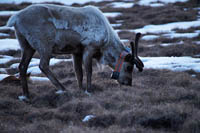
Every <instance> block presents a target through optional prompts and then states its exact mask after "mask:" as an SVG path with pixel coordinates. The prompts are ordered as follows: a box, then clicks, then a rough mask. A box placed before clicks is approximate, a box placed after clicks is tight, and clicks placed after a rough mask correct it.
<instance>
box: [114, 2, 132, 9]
mask: <svg viewBox="0 0 200 133" xmlns="http://www.w3.org/2000/svg"><path fill="white" fill-rule="evenodd" d="M111 6H112V7H113V8H131V7H133V6H134V3H133V2H132V3H125V2H113V3H111Z"/></svg>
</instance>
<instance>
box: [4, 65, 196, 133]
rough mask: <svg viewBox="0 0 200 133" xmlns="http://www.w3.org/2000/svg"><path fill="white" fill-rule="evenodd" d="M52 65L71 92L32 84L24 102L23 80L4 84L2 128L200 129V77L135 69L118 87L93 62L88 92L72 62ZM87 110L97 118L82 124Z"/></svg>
mask: <svg viewBox="0 0 200 133" xmlns="http://www.w3.org/2000/svg"><path fill="white" fill-rule="evenodd" d="M66 68H68V69H66ZM52 69H53V71H54V73H56V74H57V76H58V77H59V79H60V81H62V83H63V84H64V85H65V87H66V88H67V90H68V92H69V93H68V94H64V95H56V94H55V88H54V86H53V85H52V84H51V83H49V82H44V83H41V82H38V84H37V82H36V83H34V84H33V83H29V86H30V92H31V101H30V102H29V103H25V102H21V101H19V100H18V99H17V96H18V95H20V94H21V91H22V90H21V86H20V84H19V83H17V82H14V81H13V82H12V81H10V82H9V83H0V84H1V85H0V89H1V93H0V114H1V116H2V117H1V118H0V121H1V125H0V129H1V131H20V132H22V131H24V132H27V131H31V132H32V131H34V132H35V131H36V132H43V131H45V132H48V131H53V132H59V131H62V132H65V131H70V132H76V131H79V132H83V133H84V132H113V133H114V132H133V131H135V132H138V131H141V132H147V131H150V132H172V131H176V132H177V131H184V130H187V131H192V130H194V131H197V132H198V131H199V126H198V125H199V122H198V119H197V118H196V117H198V116H196V114H197V112H198V111H199V107H200V106H199V103H200V102H199V98H200V95H199V93H198V92H199V89H198V86H197V85H198V84H200V80H199V79H198V78H197V77H196V78H191V75H190V74H188V73H186V72H171V71H168V70H151V69H149V70H145V71H144V72H143V73H138V72H134V74H133V77H134V80H133V87H127V86H121V87H120V86H119V85H118V84H117V83H115V82H114V81H113V80H111V79H109V77H110V73H111V71H110V70H109V69H108V68H105V70H104V72H101V71H99V70H98V69H97V68H96V67H94V75H93V92H92V96H87V95H86V94H84V92H83V91H82V90H79V89H78V86H77V83H76V80H75V76H74V74H73V72H72V71H73V68H72V64H71V63H66V62H63V63H61V64H59V65H56V66H54V67H53V68H52ZM70 73H71V74H70ZM189 73H193V74H194V72H189ZM195 86H196V87H195ZM89 114H93V115H95V116H96V117H95V118H94V119H92V120H91V121H89V122H87V123H83V122H82V119H83V118H84V117H85V116H86V115H89ZM194 118H195V121H193V119H194Z"/></svg>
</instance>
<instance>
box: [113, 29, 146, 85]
mask: <svg viewBox="0 0 200 133" xmlns="http://www.w3.org/2000/svg"><path fill="white" fill-rule="evenodd" d="M140 36H141V33H137V34H136V37H135V43H134V42H131V43H130V45H131V53H128V52H122V53H121V54H120V57H119V59H118V62H117V65H116V66H115V70H114V71H113V73H112V76H111V78H112V79H116V80H117V81H118V82H119V84H122V85H129V86H131V85H132V72H133V68H134V65H136V67H137V68H138V70H139V71H140V72H142V71H143V67H144V64H143V62H142V61H141V60H140V58H139V57H138V55H137V53H138V41H139V39H140Z"/></svg>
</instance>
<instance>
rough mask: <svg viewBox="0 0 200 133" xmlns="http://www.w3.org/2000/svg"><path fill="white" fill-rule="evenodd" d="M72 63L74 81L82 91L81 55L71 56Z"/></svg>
mask: <svg viewBox="0 0 200 133" xmlns="http://www.w3.org/2000/svg"><path fill="white" fill-rule="evenodd" d="M73 61H74V62H73V63H74V70H75V73H76V79H77V82H78V87H79V89H83V85H82V82H83V69H82V62H83V55H82V54H73Z"/></svg>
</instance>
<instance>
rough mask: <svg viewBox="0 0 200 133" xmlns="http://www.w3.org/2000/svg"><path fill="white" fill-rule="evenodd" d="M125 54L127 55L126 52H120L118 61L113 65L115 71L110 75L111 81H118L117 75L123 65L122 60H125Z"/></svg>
mask: <svg viewBox="0 0 200 133" xmlns="http://www.w3.org/2000/svg"><path fill="white" fill-rule="evenodd" d="M127 54H128V53H127V52H126V51H123V52H121V54H120V56H119V58H118V61H117V63H116V65H115V70H114V71H113V72H112V74H111V79H118V78H119V74H120V71H121V68H122V65H123V63H124V59H125V57H126V55H127Z"/></svg>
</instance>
